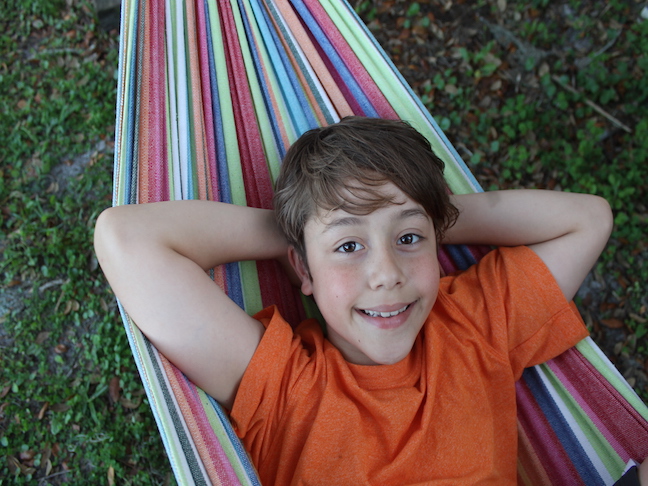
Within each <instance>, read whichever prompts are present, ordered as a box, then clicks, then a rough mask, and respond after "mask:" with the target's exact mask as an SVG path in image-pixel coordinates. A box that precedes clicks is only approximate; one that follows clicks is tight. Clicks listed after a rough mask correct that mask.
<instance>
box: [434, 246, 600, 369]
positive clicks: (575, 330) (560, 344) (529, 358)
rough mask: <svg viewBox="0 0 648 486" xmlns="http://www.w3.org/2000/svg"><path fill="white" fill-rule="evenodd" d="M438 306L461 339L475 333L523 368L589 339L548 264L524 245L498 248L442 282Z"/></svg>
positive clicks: (454, 332)
mask: <svg viewBox="0 0 648 486" xmlns="http://www.w3.org/2000/svg"><path fill="white" fill-rule="evenodd" d="M437 303H438V305H435V308H434V309H433V312H436V313H437V316H440V318H441V319H442V320H443V321H445V322H446V326H448V329H449V330H450V331H451V332H452V333H453V334H455V335H460V336H461V338H462V339H461V340H463V341H465V340H466V338H465V336H466V335H468V334H470V335H472V334H473V333H476V334H477V335H479V336H480V339H483V341H482V342H483V343H484V344H487V345H489V346H492V347H493V348H494V349H498V350H499V352H501V353H506V354H507V355H508V356H509V359H511V360H514V361H516V362H517V363H521V365H522V366H529V365H531V364H536V363H539V362H542V361H546V360H547V359H549V358H552V357H554V356H556V355H557V354H560V353H561V352H562V351H564V350H565V349H567V348H569V347H571V346H573V345H574V344H576V343H577V342H578V341H579V340H580V339H583V338H584V337H586V336H587V330H586V329H585V327H584V325H583V322H582V319H581V318H580V316H579V315H578V313H577V311H576V310H575V309H574V307H573V306H572V305H571V304H570V303H569V302H568V301H567V300H566V299H565V296H564V294H563V292H562V290H561V289H560V287H559V286H558V284H557V282H556V280H555V279H554V278H553V276H552V274H551V272H550V271H549V269H548V268H547V266H546V265H545V264H544V263H543V261H542V260H541V259H540V258H539V257H538V256H537V255H536V254H535V252H534V251H533V250H531V249H529V248H528V247H524V246H521V247H515V248H500V249H497V250H493V251H492V252H490V253H488V254H487V255H486V256H485V257H484V258H483V259H482V260H481V261H480V262H479V263H478V264H476V265H473V266H472V267H470V268H469V269H467V270H466V271H464V272H461V273H458V274H455V275H452V276H449V277H445V278H443V279H442V284H441V286H440V288H439V296H438V298H437Z"/></svg>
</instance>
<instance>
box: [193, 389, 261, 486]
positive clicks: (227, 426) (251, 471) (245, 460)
mask: <svg viewBox="0 0 648 486" xmlns="http://www.w3.org/2000/svg"><path fill="white" fill-rule="evenodd" d="M205 395H206V396H207V398H208V399H209V402H210V403H211V406H212V407H213V409H214V411H215V412H216V415H218V418H219V420H220V421H221V424H222V425H223V429H224V430H225V432H226V433H227V437H228V438H229V440H230V443H231V444H232V447H233V448H234V450H235V451H236V455H237V456H238V457H239V459H240V460H241V464H242V465H243V469H244V470H245V472H246V473H247V475H248V478H249V479H250V483H251V484H253V485H257V486H261V483H260V482H259V478H258V477H257V473H256V469H255V468H254V466H253V465H252V463H251V462H250V457H249V456H248V453H247V451H246V450H245V449H244V448H243V444H242V443H241V439H239V438H238V436H237V435H236V433H235V432H234V429H233V428H232V424H231V423H230V421H229V418H228V417H227V415H226V414H225V412H224V411H223V407H221V405H220V404H219V403H218V402H217V401H216V400H214V398H213V397H211V396H209V395H207V394H205Z"/></svg>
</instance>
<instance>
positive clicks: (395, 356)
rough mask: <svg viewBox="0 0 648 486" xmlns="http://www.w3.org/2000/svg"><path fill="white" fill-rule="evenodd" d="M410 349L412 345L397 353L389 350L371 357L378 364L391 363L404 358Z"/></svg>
mask: <svg viewBox="0 0 648 486" xmlns="http://www.w3.org/2000/svg"><path fill="white" fill-rule="evenodd" d="M411 350H412V346H410V347H409V348H408V349H407V351H405V352H399V353H394V352H389V353H385V354H383V355H381V356H376V357H374V358H371V359H372V360H373V362H374V363H376V364H378V365H393V364H396V363H398V362H399V361H402V360H404V359H405V358H406V357H407V355H408V354H409V353H410V351H411Z"/></svg>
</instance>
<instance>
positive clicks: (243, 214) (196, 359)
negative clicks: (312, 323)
mask: <svg viewBox="0 0 648 486" xmlns="http://www.w3.org/2000/svg"><path fill="white" fill-rule="evenodd" d="M95 249H96V252H97V256H98V258H99V262H100V264H101V267H102V269H103V271H104V273H105V274H106V277H107V278H108V281H109V282H110V285H111V286H112V288H113V290H114V291H115V294H116V295H117V297H118V298H119V299H120V301H121V302H122V304H123V305H124V307H125V309H126V310H127V312H128V313H129V315H130V316H131V317H132V318H133V320H134V321H135V322H136V323H137V325H138V327H140V329H141V330H142V331H143V332H144V334H146V336H147V337H148V338H149V339H150V340H151V341H152V342H153V343H154V344H155V346H156V347H157V348H158V349H159V350H160V351H161V352H162V353H163V354H164V355H165V356H166V357H167V358H169V359H170V360H171V361H172V362H173V363H174V364H176V366H178V367H179V368H180V369H181V370H182V371H183V372H184V373H185V374H187V376H189V377H190V378H191V379H192V381H194V382H195V383H196V384H198V385H199V386H201V387H202V388H203V389H205V391H207V392H208V393H210V394H211V395H212V396H214V398H216V399H217V400H219V401H220V402H221V403H223V404H224V405H225V406H227V407H231V405H232V404H233V401H234V396H235V394H236V390H237V389H238V385H239V383H240V380H241V378H242V376H243V373H244V371H245V369H246V367H247V365H248V363H249V361H250V359H251V357H252V355H253V353H254V351H255V349H256V347H257V345H258V343H259V341H260V339H261V336H262V335H263V326H262V325H261V324H260V323H259V322H258V321H256V320H255V319H253V318H251V317H250V316H248V315H247V314H246V313H245V312H244V311H243V310H242V309H240V308H239V307H238V306H237V305H236V304H235V303H234V302H232V301H231V300H230V299H229V297H227V295H225V294H224V293H223V292H222V291H221V289H220V288H219V287H218V286H217V285H215V284H214V283H213V282H212V281H211V279H210V278H209V277H208V276H207V274H206V273H205V270H207V269H210V268H213V267H215V266H217V265H219V264H222V263H228V262H234V261H242V260H264V259H273V258H280V257H281V256H284V255H285V254H286V252H287V245H286V242H285V240H284V238H283V236H282V235H281V233H280V232H279V230H278V229H277V227H276V225H275V222H274V213H273V212H272V211H265V210H260V209H252V208H246V207H240V206H232V205H227V204H221V203H216V202H204V201H178V202H170V203H155V204H143V205H132V206H120V207H116V208H111V209H108V210H106V211H105V212H104V213H102V214H101V216H100V217H99V219H98V221H97V227H96V230H95Z"/></svg>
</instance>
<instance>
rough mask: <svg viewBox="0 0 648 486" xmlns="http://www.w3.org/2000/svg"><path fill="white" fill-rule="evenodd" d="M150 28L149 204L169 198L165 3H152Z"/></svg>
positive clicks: (149, 10) (145, 80) (148, 80)
mask: <svg viewBox="0 0 648 486" xmlns="http://www.w3.org/2000/svg"><path fill="white" fill-rule="evenodd" d="M149 12H150V17H148V20H149V22H147V23H148V25H149V26H150V32H149V36H148V37H149V39H150V57H149V59H150V62H149V63H148V64H149V66H150V72H149V77H148V78H145V79H144V83H145V84H146V85H148V86H149V90H150V93H149V100H148V107H147V108H148V130H147V133H146V135H145V136H148V160H147V161H146V163H147V165H148V167H149V170H148V184H149V188H148V189H149V196H148V200H149V201H165V200H168V199H169V190H168V187H169V183H168V167H167V137H166V97H165V80H166V69H165V63H164V60H165V48H164V47H165V46H164V29H165V21H164V2H163V1H156V2H151V3H150V7H149V9H148V12H147V14H148V13H149Z"/></svg>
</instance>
